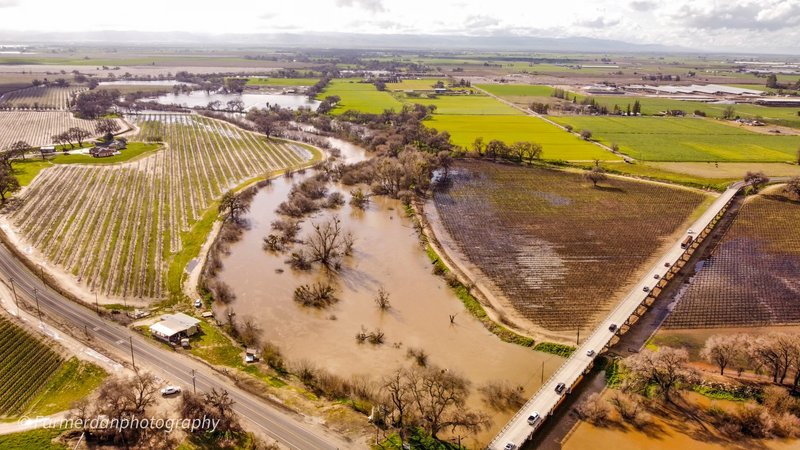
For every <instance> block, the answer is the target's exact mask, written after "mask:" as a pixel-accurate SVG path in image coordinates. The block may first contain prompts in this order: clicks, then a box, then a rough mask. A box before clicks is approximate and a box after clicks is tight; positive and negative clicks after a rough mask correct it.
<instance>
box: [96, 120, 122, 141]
mask: <svg viewBox="0 0 800 450" xmlns="http://www.w3.org/2000/svg"><path fill="white" fill-rule="evenodd" d="M119 129H120V126H119V122H117V121H116V120H114V119H100V120H98V121H97V124H96V125H95V126H94V130H95V132H97V134H102V135H104V136H105V138H106V140H108V139H109V137H112V138H113V136H114V133H116V132H117V131H119Z"/></svg>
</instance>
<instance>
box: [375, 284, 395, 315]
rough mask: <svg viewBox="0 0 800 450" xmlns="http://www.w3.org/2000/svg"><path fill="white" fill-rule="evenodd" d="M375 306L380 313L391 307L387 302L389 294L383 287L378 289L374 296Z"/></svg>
mask: <svg viewBox="0 0 800 450" xmlns="http://www.w3.org/2000/svg"><path fill="white" fill-rule="evenodd" d="M375 304H376V305H378V308H379V309H380V310H381V311H387V310H389V309H391V307H392V305H391V303H390V302H389V292H387V291H386V289H384V288H383V286H381V287H379V288H378V293H377V294H376V295H375Z"/></svg>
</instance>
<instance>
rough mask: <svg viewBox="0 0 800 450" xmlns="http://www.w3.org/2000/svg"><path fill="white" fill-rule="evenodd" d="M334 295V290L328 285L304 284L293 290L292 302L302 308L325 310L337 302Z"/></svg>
mask: <svg viewBox="0 0 800 450" xmlns="http://www.w3.org/2000/svg"><path fill="white" fill-rule="evenodd" d="M335 293H336V289H334V287H333V286H331V285H330V284H328V283H314V284H313V285H309V284H304V285H302V286H300V287H298V288H297V289H295V290H294V301H295V302H297V303H300V304H301V305H303V306H309V307H313V308H325V307H327V306H330V305H332V304H334V303H336V302H337V301H339V299H337V298H336V296H335V295H334V294H335Z"/></svg>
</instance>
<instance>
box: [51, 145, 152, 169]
mask: <svg viewBox="0 0 800 450" xmlns="http://www.w3.org/2000/svg"><path fill="white" fill-rule="evenodd" d="M160 147H161V145H159V144H146V143H144V142H131V143H129V144H128V148H126V149H125V150H122V151H120V154H119V155H114V156H109V157H107V158H95V157H94V156H92V155H64V154H57V155H56V156H54V157H53V159H52V162H53V164H116V163H122V162H125V161H132V160H135V159H136V158H139V157H144V156H147V155H149V154H151V153H153V152H155V151H156V150H158V149H159V148H160Z"/></svg>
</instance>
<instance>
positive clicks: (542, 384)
mask: <svg viewBox="0 0 800 450" xmlns="http://www.w3.org/2000/svg"><path fill="white" fill-rule="evenodd" d="M542 385H544V361H542Z"/></svg>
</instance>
